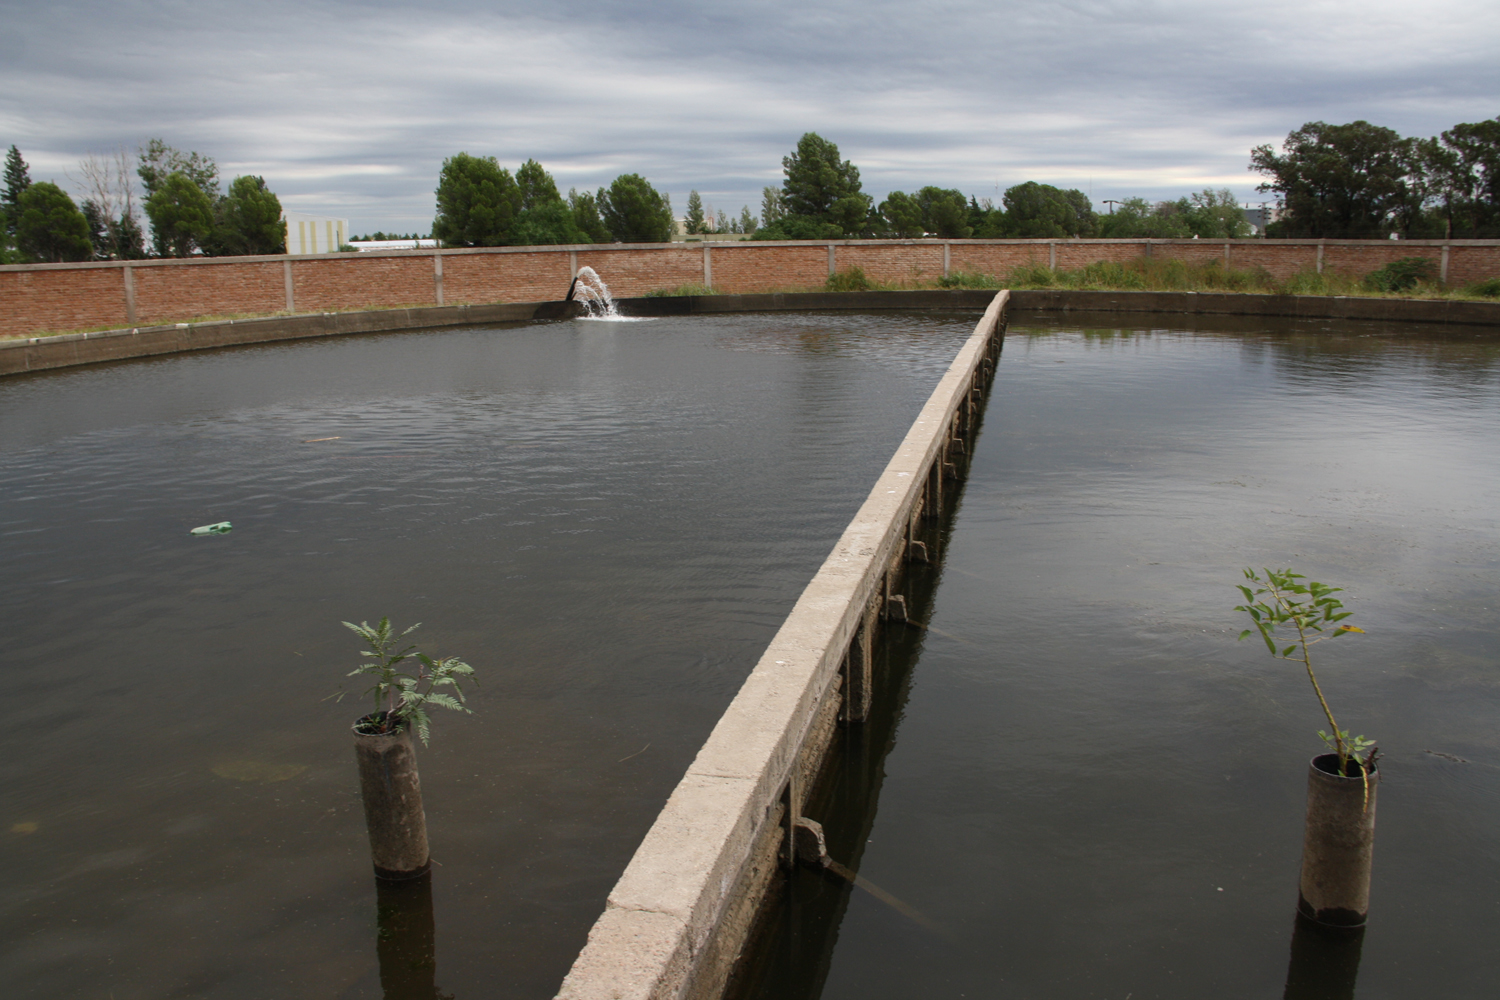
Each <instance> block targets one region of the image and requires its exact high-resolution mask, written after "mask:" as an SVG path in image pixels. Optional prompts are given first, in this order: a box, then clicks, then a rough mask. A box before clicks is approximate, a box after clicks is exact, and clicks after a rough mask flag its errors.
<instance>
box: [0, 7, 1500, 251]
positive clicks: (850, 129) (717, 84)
mask: <svg viewBox="0 0 1500 1000" xmlns="http://www.w3.org/2000/svg"><path fill="white" fill-rule="evenodd" d="M0 15H3V16H0V145H3V146H6V147H8V146H10V145H11V144H12V143H14V144H15V145H17V146H19V147H20V149H21V151H22V154H23V155H24V156H25V157H26V159H27V161H28V162H29V163H30V164H31V165H32V177H33V179H37V180H46V179H52V180H56V181H57V182H58V183H60V184H63V185H64V186H65V187H68V188H70V189H71V190H74V191H75V192H76V191H79V190H81V187H80V185H79V184H77V183H75V182H73V181H71V180H70V177H72V178H76V177H77V176H78V169H77V164H78V161H79V159H80V158H81V157H82V156H84V155H86V154H89V153H105V152H108V151H110V150H112V149H115V148H118V147H121V146H123V147H125V148H127V149H129V150H132V151H133V150H134V149H135V148H136V147H138V146H140V145H142V144H143V143H144V142H145V140H146V139H147V138H150V137H153V136H158V137H161V138H163V139H165V140H166V141H167V142H168V143H169V144H171V145H174V146H177V147H179V148H181V149H184V150H189V149H192V150H198V151H200V152H202V153H205V154H207V155H210V156H212V157H214V158H215V159H216V160H217V161H218V163H219V165H220V167H221V171H222V173H223V175H224V177H225V178H226V179H228V178H230V177H233V176H236V175H238V174H260V175H263V176H264V177H265V178H266V180H267V182H268V184H269V185H270V186H271V188H272V190H274V191H276V192H277V193H278V194H279V195H280V196H281V199H282V203H283V205H284V206H285V207H286V208H288V209H289V210H292V211H304V212H316V213H328V214H332V215H337V216H342V217H347V218H349V219H350V220H351V223H352V225H353V228H354V230H355V231H356V232H361V231H364V230H373V229H387V230H398V231H410V230H417V229H420V230H423V231H425V230H426V229H427V228H428V227H429V226H430V224H431V219H432V212H433V196H432V191H433V188H434V187H435V185H436V179H437V173H438V169H439V167H440V165H441V163H442V160H443V158H444V157H445V156H449V155H452V154H453V153H455V152H458V151H460V150H463V151H467V152H469V153H474V154H489V155H494V156H496V157H498V158H499V160H500V162H501V163H502V164H505V165H508V166H510V167H511V168H512V169H514V167H515V166H516V165H518V164H519V163H520V162H521V161H523V160H525V159H526V158H527V157H535V158H536V159H538V160H540V161H541V162H542V163H543V164H544V165H546V166H547V168H548V169H549V170H551V171H552V173H553V175H554V176H555V177H556V178H557V181H558V184H559V186H560V187H561V188H563V190H566V189H567V188H568V187H570V186H577V187H579V188H595V187H598V186H599V185H601V184H606V183H608V182H609V181H610V180H611V179H612V178H613V177H615V176H616V175H618V174H620V173H625V172H631V171H634V172H638V173H641V174H644V175H645V176H646V177H647V178H649V179H650V180H651V181H652V182H653V183H655V184H656V185H657V186H658V187H659V188H661V189H663V190H665V191H667V192H669V193H670V194H671V196H672V203H673V206H674V208H676V209H677V210H678V212H679V213H680V212H681V211H682V209H683V207H684V205H685V202H686V197H687V193H688V191H689V189H694V188H696V189H697V190H698V191H699V192H700V193H702V195H703V197H704V199H705V200H706V201H708V202H710V203H712V204H713V205H714V206H716V207H718V208H722V209H728V210H729V211H731V212H734V213H737V212H738V210H739V208H740V206H741V205H742V204H747V203H748V204H750V205H751V206H752V208H758V207H759V199H760V190H761V188H762V187H764V186H765V185H767V184H776V183H779V182H780V179H781V157H782V156H783V155H784V154H785V153H786V152H787V151H788V150H790V149H791V148H792V146H793V145H795V143H796V140H797V138H798V136H800V135H801V134H802V133H803V132H807V131H815V132H818V133H820V134H821V135H823V136H824V137H826V138H828V139H831V140H833V141H834V142H836V143H838V145H839V148H840V150H841V151H842V153H843V155H844V156H845V157H847V158H848V159H851V160H853V161H854V163H855V164H856V165H857V166H858V167H859V168H860V170H861V173H862V176H863V179H864V184H865V190H866V191H867V192H869V193H871V194H873V195H875V196H876V197H877V198H879V197H883V196H884V195H885V194H886V193H887V192H889V191H891V190H897V189H900V190H908V191H909V190H913V189H915V188H917V187H920V186H922V185H924V184H936V185H939V186H942V187H955V188H959V189H961V190H963V191H964V192H965V193H968V194H974V195H977V196H979V197H986V196H990V197H994V196H995V194H996V191H997V190H999V191H1003V190H1004V189H1005V188H1006V187H1008V186H1010V185H1012V184H1017V183H1020V182H1021V181H1026V180H1038V181H1043V182H1047V183H1052V184H1058V185H1061V186H1065V187H1077V188H1080V189H1082V190H1085V191H1088V192H1090V193H1091V195H1092V197H1093V199H1094V201H1095V202H1096V203H1101V202H1102V201H1103V199H1106V198H1121V197H1129V196H1132V195H1141V196H1145V197H1152V198H1159V197H1179V196H1181V195H1182V194H1185V193H1186V192H1188V191H1190V190H1194V189H1201V188H1203V187H1207V186H1212V187H1228V188H1230V189H1232V190H1233V191H1234V192H1235V193H1236V194H1237V195H1238V196H1239V197H1240V198H1241V200H1256V201H1258V200H1260V199H1261V198H1263V197H1264V196H1261V195H1257V194H1256V193H1255V190H1254V188H1255V184H1256V182H1257V177H1256V176H1255V175H1252V174H1250V173H1249V172H1248V171H1247V170H1246V164H1247V162H1248V158H1249V150H1250V148H1251V147H1252V146H1255V145H1257V144H1260V143H1265V142H1271V143H1279V142H1280V141H1281V140H1282V139H1284V138H1285V136H1286V134H1287V132H1289V131H1290V130H1292V129H1294V128H1296V127H1298V126H1300V125H1301V124H1302V123H1304V122H1307V121H1313V120H1324V121H1329V122H1346V121H1353V120H1355V119H1361V118H1362V119H1365V120H1368V121H1372V122H1375V123H1377V124H1381V125H1386V126H1389V127H1391V128H1394V129H1396V130H1397V131H1399V132H1401V133H1402V134H1403V135H1434V134H1436V133H1437V132H1439V131H1441V130H1443V129H1445V128H1448V127H1450V126H1451V125H1453V124H1455V123H1457V122H1465V121H1480V120H1484V119H1487V118H1492V117H1495V116H1496V115H1500V3H1496V2H1495V0H1427V2H1426V3H1413V2H1411V0H1357V2H1356V0H1296V2H1285V0H1267V2H1262V3H1245V2H1239V3H1218V4H1215V3H1204V2H1201V0H1198V2H1187V0H1073V2H1053V3H1043V2H1039V0H989V2H977V0H948V2H935V3H934V2H917V0H912V2H905V3H892V2H887V0H861V2H858V3H855V2H846V0H740V2H737V3H701V2H700V3H686V2H681V0H657V2H654V3H626V2H623V0H554V2H552V3H549V4H532V3H518V2H510V0H489V2H478V0H429V2H426V3H423V4H420V5H418V4H415V3H394V2H387V0H359V2H354V0H296V2H283V0H258V2H254V3H245V2H243V0H242V2H238V3H222V2H219V0H192V2H184V0H153V2H149V3H147V2H137V0H109V2H69V0H51V2H48V3H39V2H36V0H0Z"/></svg>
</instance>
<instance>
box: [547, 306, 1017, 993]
mask: <svg viewBox="0 0 1500 1000" xmlns="http://www.w3.org/2000/svg"><path fill="white" fill-rule="evenodd" d="M1009 297H1010V296H1009V293H1008V292H1003V291H1002V292H1000V293H998V294H996V295H995V296H994V297H993V299H992V300H991V301H990V303H989V307H988V308H987V309H986V310H985V313H984V316H983V318H981V319H980V321H979V324H978V325H977V326H976V327H975V330H974V334H973V335H972V336H971V337H970V338H969V340H968V341H967V342H966V343H965V344H964V346H963V348H962V349H960V351H959V352H958V356H957V357H956V358H955V359H954V361H953V364H952V365H951V366H950V367H949V369H948V372H947V374H945V375H944V376H943V378H942V380H941V381H940V382H939V383H938V387H937V389H936V390H934V392H933V394H932V396H931V398H930V399H928V401H927V403H926V405H925V406H924V407H923V408H922V411H921V413H920V414H919V415H918V417H917V419H916V422H915V423H913V424H912V427H911V429H910V431H908V432H907V435H906V438H905V439H904V440H903V441H902V442H901V445H900V447H899V448H898V449H897V450H896V454H895V456H894V457H893V458H892V459H891V461H890V463H889V464H888V465H887V466H886V468H885V471H884V472H882V473H881V475H880V478H879V479H878V480H877V481H876V483H875V487H874V489H872V490H871V492H870V495H869V498H868V499H867V500H866V501H865V503H864V505H863V506H862V507H861V508H860V510H859V512H858V513H857V514H856V515H855V517H854V520H853V521H851V522H850V524H849V526H848V528H847V529H845V531H844V534H843V536H842V537H841V538H840V539H839V541H838V543H837V544H836V545H835V546H834V548H833V551H832V553H831V554H830V555H829V556H828V558H827V560H825V561H824V563H823V565H822V568H821V569H819V571H818V573H817V575H816V576H814V577H813V579H812V582H811V583H809V584H808V585H807V589H806V590H804V591H803V592H802V596H801V597H800V598H799V599H798V601H797V603H796V605H795V606H794V607H793V609H792V612H791V614H790V615H788V616H787V619H786V621H785V622H784V623H783V624H782V626H781V629H780V630H779V631H778V632H777V633H776V636H775V637H774V638H773V639H772V640H771V643H770V645H769V646H768V647H767V648H766V651H765V654H764V655H763V656H762V657H761V659H760V661H759V663H757V664H756V666H755V669H754V670H752V671H751V673H750V676H749V677H748V678H747V679H746V680H745V683H744V685H743V686H742V687H741V688H740V691H739V693H738V694H737V695H736V696H735V698H734V700H733V702H731V704H730V706H729V708H728V709H727V710H726V711H725V713H724V715H723V717H722V718H721V719H720V720H719V722H718V724H717V725H716V726H715V727H714V729H713V732H712V733H711V734H710V735H709V737H708V740H707V742H705V743H704V745H703V748H702V749H701V750H700V751H699V752H698V756H697V757H696V758H695V759H694V761H693V763H692V765H691V766H690V767H689V768H688V770H687V774H686V775H685V776H684V777H683V779H682V781H681V782H680V783H679V784H678V786H677V788H676V789H675V790H674V791H673V792H672V795H671V797H670V798H669V799H668V800H667V804H666V806H665V807H664V808H663V809H662V812H661V814H660V815H659V816H658V817H657V820H656V822H655V823H654V824H653V825H652V827H651V829H650V830H649V831H648V832H647V834H646V837H645V839H644V840H643V841H642V843H641V845H640V847H639V849H637V851H636V853H635V856H634V857H633V858H632V859H631V861H630V864H629V865H628V866H627V867H626V869H625V872H624V874H623V875H621V877H620V880H619V882H618V883H616V885H615V887H614V889H613V890H612V891H611V892H610V894H609V897H608V901H607V903H606V907H605V910H604V913H603V914H602V915H601V916H600V917H599V920H598V922H597V923H595V925H594V927H593V929H592V930H591V931H590V932H589V938H588V943H587V944H586V945H585V947H584V949H583V951H582V952H581V953H580V954H579V956H578V959H577V960H576V962H575V963H574V965H573V968H572V970H571V971H570V972H569V973H568V976H567V978H566V980H565V981H564V982H563V984H562V988H561V990H560V991H559V993H558V996H559V997H560V998H563V1000H679V998H694V1000H697V998H711V997H717V996H719V995H720V993H721V992H722V991H723V988H724V984H725V982H726V980H727V978H728V976H729V972H730V970H731V968H732V967H733V964H734V961H735V959H736V957H737V956H738V954H739V952H740V949H741V947H742V945H743V944H744V942H745V939H746V937H747V935H748V934H749V931H750V928H751V925H752V923H753V921H754V917H755V911H756V908H757V906H758V904H759V902H760V900H761V898H762V897H763V896H764V894H765V891H766V888H767V886H768V885H769V883H770V880H771V877H772V875H773V874H774V872H775V870H776V867H777V865H778V863H780V862H779V859H780V858H781V857H783V856H784V854H785V852H786V845H787V844H788V843H789V840H790V838H789V831H790V828H791V827H792V826H793V825H795V823H796V821H797V819H798V818H799V817H800V810H801V806H802V803H803V796H804V789H805V788H806V787H807V786H808V785H809V784H810V783H811V781H812V779H813V777H814V776H815V775H816V774H817V772H818V769H819V766H820V764H821V761H822V757H823V754H824V752H825V750H826V749H827V747H828V745H829V743H830V741H831V739H832V736H833V732H834V728H835V726H836V724H837V722H838V720H839V719H840V718H841V717H842V718H843V719H844V720H845V721H847V722H854V723H857V722H859V721H862V720H863V719H864V718H865V716H866V715H867V714H868V711H869V698H870V690H871V674H870V671H871V667H872V661H873V657H872V655H871V649H872V642H873V640H874V635H875V631H876V630H877V629H878V628H879V627H880V626H879V622H880V620H881V619H883V618H887V617H894V618H897V619H904V617H905V603H904V600H903V599H902V598H900V597H899V596H898V595H896V594H894V593H893V590H894V588H895V587H896V586H897V584H898V583H899V577H900V574H901V572H902V567H903V566H904V563H905V560H906V559H907V558H908V556H909V555H910V553H911V551H913V550H914V546H913V547H911V548H909V546H910V543H911V542H912V535H913V533H914V531H916V530H917V527H916V525H917V520H918V519H919V518H921V517H922V516H923V515H924V513H930V512H935V511H937V510H938V509H940V501H941V493H942V490H943V489H944V483H945V480H948V479H951V478H956V476H957V472H958V465H959V463H957V462H955V458H956V457H957V455H958V454H959V453H962V452H963V451H965V449H966V444H965V438H966V437H971V436H972V431H973V428H974V426H975V422H976V419H977V415H978V408H979V407H980V406H981V405H982V398H983V394H984V392H985V391H986V390H987V389H988V386H989V384H990V380H991V378H992V377H993V373H994V362H995V358H996V357H997V355H998V350H999V337H1000V335H1001V333H1002V332H1003V329H1004V322H1005V313H1006V309H1007V307H1008V304H1009Z"/></svg>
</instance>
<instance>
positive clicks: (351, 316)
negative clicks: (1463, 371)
mask: <svg viewBox="0 0 1500 1000" xmlns="http://www.w3.org/2000/svg"><path fill="white" fill-rule="evenodd" d="M992 297H993V293H992V292H989V291H976V290H972V289H969V290H965V289H954V290H942V289H927V290H919V291H909V292H788V293H780V292H773V293H765V294H759V295H696V296H675V297H665V298H644V299H626V300H623V301H622V303H621V306H622V308H623V309H624V310H625V311H627V312H628V313H630V314H631V315H636V316H669V315H679V314H687V313H715V312H761V311H772V310H787V309H790V310H816V309H840V310H881V309H981V308H983V307H984V305H985V303H987V302H988V301H989V300H990V299H991V298H992ZM1010 301H1011V304H1012V306H1013V307H1014V308H1016V309H1026V310H1044V311H1061V312H1068V311H1075V310H1076V311H1084V312H1095V313H1104V312H1112V313H1152V312H1155V313H1185V314H1189V315H1241V316H1290V317H1300V318H1303V319H1312V318H1326V319H1360V320H1386V321H1390V322H1402V323H1434V324H1441V325H1445V326H1454V327H1465V326H1491V327H1500V302H1479V301H1455V300H1446V299H1369V298H1360V297H1340V296H1312V295H1245V294H1234V293H1223V294H1217V293H1203V292H1084V291H1071V290H1063V289H1033V290H1028V291H1016V292H1012V293H1011V300H1010ZM572 308H573V307H571V306H568V305H567V304H566V303H562V302H518V303H510V304H504V305H457V306H427V307H423V308H416V309H374V310H369V311H364V312H340V313H314V314H311V315H301V316H271V317H264V318H260V319H248V320H219V321H216V322H210V323H181V324H174V325H171V326H157V327H137V328H128V329H122V330H106V331H103V332H100V333H87V334H84V333H73V334H64V335H60V336H56V337H36V338H27V339H12V340H0V375H7V374H16V373H19V372H28V371H41V370H44V369H48V368H61V367H66V366H69V365H80V364H90V363H93V362H99V361H118V360H122V359H125V358H137V357H145V356H149V355H154V354H170V353H173V352H175V351H193V350H202V349H205V348H212V347H228V346H233V345H236V344H257V343H267V342H270V341H277V340H297V339H301V338H307V337H327V336H339V335H343V334H352V333H375V332H380V331H395V330H419V329H428V328H436V327H444V326H466V325H477V324H489V323H517V322H525V321H527V320H533V319H555V318H559V317H561V316H564V315H568V314H570V313H571V311H572Z"/></svg>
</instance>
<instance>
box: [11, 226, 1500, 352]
mask: <svg viewBox="0 0 1500 1000" xmlns="http://www.w3.org/2000/svg"><path fill="white" fill-rule="evenodd" d="M1401 257H1427V258H1430V259H1431V260H1432V261H1433V263H1434V265H1435V267H1436V270H1437V271H1438V273H1439V275H1440V276H1441V277H1442V279H1443V281H1445V282H1446V283H1447V284H1449V285H1465V284H1468V283H1470V282H1473V281H1477V280H1480V279H1482V278H1492V277H1500V240H1452V241H1441V240H1320V241H1313V240H835V241H829V242H821V241H820V242H775V241H765V242H758V241H746V242H723V243H665V244H664V243H654V244H619V243H617V244H609V245H602V246H567V247H486V248H480V249H459V250H430V249H429V250H395V251H380V252H371V253H359V254H347V253H346V254H317V255H309V256H291V257H289V256H271V257H208V258H190V259H185V260H143V261H125V262H120V261H111V262H94V263H83V264H9V265H5V266H0V337H15V336H23V337H29V336H36V335H38V334H42V333H58V332H66V331H73V330H82V329H94V328H97V329H103V328H108V327H140V326H149V325H153V324H162V323H177V322H187V321H193V320H195V319H198V318H200V317H212V316H240V315H243V316H247V317H248V316H265V315H269V314H274V313H298V312H303V313H306V312H321V311H335V310H364V309H376V308H404V307H416V306H427V305H438V306H443V305H460V304H471V305H477V304H487V303H498V302H543V301H547V300H549V299H556V298H559V297H560V296H562V294H563V293H564V291H565V290H566V288H567V286H568V282H569V281H571V280H572V277H573V275H574V274H575V273H576V272H577V269H578V268H579V267H583V266H589V267H592V268H594V270H596V271H598V272H599V273H600V274H601V275H603V276H604V278H605V280H606V281H608V282H609V284H610V287H611V288H612V289H613V290H614V292H615V293H616V295H620V296H625V297H631V296H639V295H645V294H646V293H647V292H651V291H657V290H661V289H672V288H678V287H681V286H682V285H687V284H701V285H706V286H709V287H712V288H714V289H716V290H719V291H723V292H729V293H746V292H765V291H774V290H776V289H778V288H781V289H785V288H808V287H816V286H818V285H821V284H822V283H823V281H824V280H825V279H826V278H827V277H828V275H829V274H831V273H833V272H834V271H835V270H843V269H845V268H849V267H860V268H863V269H864V271H865V273H866V274H867V275H868V276H869V277H870V278H872V279H875V280H877V281H881V282H887V283H902V282H907V283H910V282H931V281H933V280H935V279H937V278H939V277H941V276H943V275H946V274H951V273H953V272H955V271H968V272H978V273H982V274H990V275H996V276H1004V275H1006V274H1008V273H1009V272H1010V271H1011V270H1012V269H1013V268H1015V267H1017V266H1020V265H1024V264H1049V265H1052V266H1055V267H1059V268H1076V267H1082V266H1083V265H1085V264H1090V263H1093V262H1095V261H1119V262H1125V261H1132V260H1139V259H1142V258H1152V259H1163V260H1165V259H1171V260H1183V261H1191V262H1196V263H1211V262H1217V263H1222V264H1223V265H1225V266H1228V267H1232V268H1244V269H1251V268H1260V269H1263V270H1265V271H1267V272H1269V273H1270V274H1271V275H1273V276H1274V277H1276V278H1287V277H1290V276H1291V275H1293V274H1296V273H1297V272H1299V271H1314V270H1315V271H1320V272H1321V271H1329V272H1339V273H1345V274H1351V275H1364V274H1367V273H1369V272H1370V271H1372V270H1374V269H1375V268H1377V267H1379V266H1381V265H1382V264H1385V263H1388V262H1390V261H1392V260H1396V259H1398V258H1401Z"/></svg>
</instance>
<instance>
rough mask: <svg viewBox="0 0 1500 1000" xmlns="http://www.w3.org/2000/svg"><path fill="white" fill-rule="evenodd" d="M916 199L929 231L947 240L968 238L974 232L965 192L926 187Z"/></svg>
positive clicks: (923, 222)
mask: <svg viewBox="0 0 1500 1000" xmlns="http://www.w3.org/2000/svg"><path fill="white" fill-rule="evenodd" d="M916 200H917V204H919V205H921V206H922V227H923V228H924V229H925V230H926V231H927V232H929V233H932V234H933V235H934V236H939V237H942V238H943V239H945V240H966V239H968V238H969V237H970V236H971V235H972V234H973V232H974V229H973V227H971V226H970V225H969V206H968V204H967V203H966V202H965V201H964V196H963V192H961V191H953V190H944V189H943V188H937V187H924V188H923V189H922V190H920V191H918V192H917V198H916Z"/></svg>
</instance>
